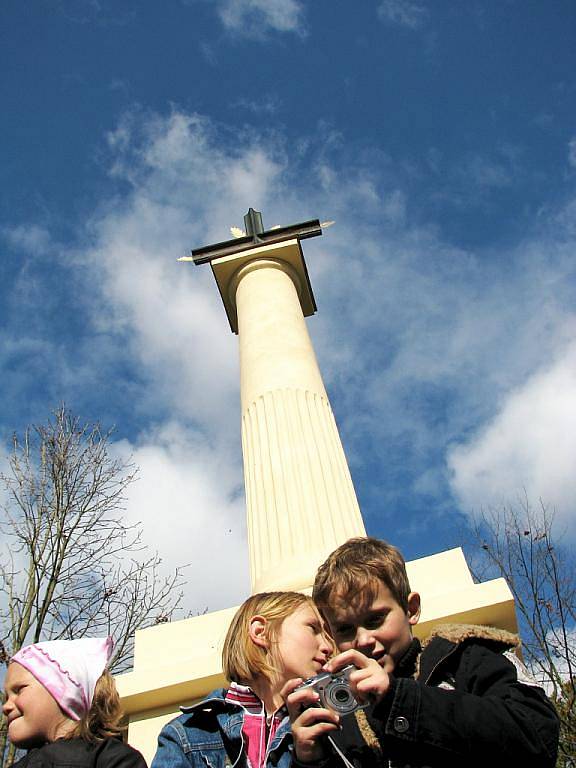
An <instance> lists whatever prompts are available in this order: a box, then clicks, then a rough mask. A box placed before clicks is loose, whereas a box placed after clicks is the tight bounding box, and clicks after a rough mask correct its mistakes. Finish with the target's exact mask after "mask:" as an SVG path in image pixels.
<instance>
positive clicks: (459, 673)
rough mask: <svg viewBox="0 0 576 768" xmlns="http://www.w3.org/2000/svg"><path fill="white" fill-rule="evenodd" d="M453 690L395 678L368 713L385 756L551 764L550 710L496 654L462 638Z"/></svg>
mask: <svg viewBox="0 0 576 768" xmlns="http://www.w3.org/2000/svg"><path fill="white" fill-rule="evenodd" d="M455 680H456V686H455V688H456V689H455V690H444V689H443V688H438V687H433V686H428V685H425V684H423V683H422V682H420V681H416V680H412V679H398V680H396V683H395V686H394V690H393V698H392V701H391V702H390V701H387V700H386V699H385V700H384V702H382V704H381V705H379V706H375V707H374V708H373V709H372V710H371V711H370V712H369V713H367V714H368V719H369V722H370V725H371V726H372V728H373V729H374V731H375V733H376V734H377V736H378V737H379V739H380V741H381V743H382V745H383V747H384V750H385V752H386V753H387V754H388V755H389V756H390V758H391V759H392V761H396V760H398V761H399V762H400V763H401V764H404V763H416V764H425V765H440V764H442V765H446V764H448V765H451V764H452V763H454V764H462V762H463V761H465V763H466V765H469V766H475V765H477V764H478V765H484V766H486V765H491V766H492V768H495V766H499V765H503V766H504V765H505V766H508V767H509V766H510V765H516V764H517V765H522V768H536V766H538V768H548V767H550V768H552V767H553V766H554V764H555V761H556V751H557V745H558V730H559V725H558V717H557V714H556V711H555V709H554V707H553V705H552V703H551V702H550V701H549V700H548V698H547V697H546V695H545V694H544V691H543V690H542V689H541V688H539V687H537V686H532V685H527V684H524V683H520V682H519V681H518V677H517V672H516V667H515V666H514V664H513V663H512V662H511V661H509V660H508V659H507V658H506V657H505V656H503V655H502V654H501V653H499V652H497V651H495V650H493V649H491V648H490V647H487V646H486V645H483V644H480V643H471V644H468V645H467V646H466V647H465V648H464V649H463V650H462V653H461V656H460V660H459V664H458V668H457V669H456V670H455Z"/></svg>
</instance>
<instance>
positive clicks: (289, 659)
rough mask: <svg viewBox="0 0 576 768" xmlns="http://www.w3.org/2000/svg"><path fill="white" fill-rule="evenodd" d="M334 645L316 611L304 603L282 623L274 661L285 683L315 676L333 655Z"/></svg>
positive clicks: (275, 645) (275, 647)
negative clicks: (293, 679)
mask: <svg viewBox="0 0 576 768" xmlns="http://www.w3.org/2000/svg"><path fill="white" fill-rule="evenodd" d="M332 650H333V645H332V642H331V640H330V638H329V637H328V635H327V633H326V630H325V627H324V622H323V621H322V619H321V618H320V614H319V613H318V611H317V610H316V609H315V608H313V607H312V606H311V605H310V604H308V603H303V604H302V605H301V606H300V607H299V608H298V609H297V610H296V611H294V613H293V614H291V615H290V616H287V617H286V618H285V619H284V621H283V622H282V626H281V627H280V631H279V633H278V638H277V641H276V643H275V644H274V657H275V659H276V665H277V667H278V668H279V671H280V675H281V677H282V678H283V680H284V682H285V681H287V680H290V679H292V678H294V677H301V678H304V679H306V678H307V677H312V675H317V674H318V672H319V671H320V670H321V669H322V667H323V666H324V664H325V663H326V662H327V661H328V659H329V658H330V655H331V654H332Z"/></svg>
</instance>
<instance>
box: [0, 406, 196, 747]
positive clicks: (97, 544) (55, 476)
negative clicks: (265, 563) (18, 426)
mask: <svg viewBox="0 0 576 768" xmlns="http://www.w3.org/2000/svg"><path fill="white" fill-rule="evenodd" d="M110 436H111V431H107V432H103V431H102V430H101V429H100V426H99V425H98V424H83V423H81V422H80V420H79V419H78V418H77V417H75V416H73V415H72V414H71V413H70V412H69V411H68V410H67V409H66V408H65V407H64V406H62V407H60V408H59V409H58V410H56V411H55V412H54V414H53V416H52V418H50V419H49V420H48V421H47V423H45V424H41V425H33V426H31V427H29V428H28V429H27V430H26V431H25V433H24V435H23V437H22V439H20V438H18V437H17V436H16V435H15V436H14V438H13V443H12V452H11V455H10V457H9V462H8V466H9V469H8V471H7V472H6V473H4V474H0V487H1V486H3V489H4V492H5V495H6V500H5V503H4V504H3V507H2V510H1V512H0V531H1V534H2V543H1V545H0V652H1V655H2V658H1V659H0V661H3V662H4V664H5V663H7V661H8V659H9V658H10V656H12V655H13V654H14V653H15V652H16V651H17V650H18V649H19V648H21V647H22V646H23V645H25V644H28V643H33V642H38V641H40V640H52V639H65V638H78V637H83V636H85V635H88V636H102V635H106V634H111V635H113V637H114V639H115V641H116V646H115V651H114V656H113V659H112V663H111V667H112V669H113V670H114V671H115V672H122V671H125V670H126V669H128V668H129V667H130V664H131V658H132V651H133V642H134V632H135V630H136V629H141V628H143V627H147V626H150V625H153V624H156V623H159V622H164V621H169V620H170V619H171V618H172V616H173V614H174V612H175V611H176V610H177V609H178V608H179V605H180V603H181V600H182V592H181V587H182V584H183V580H182V576H181V572H180V570H179V569H178V568H176V569H175V570H173V571H172V572H171V575H169V576H161V575H160V566H161V560H160V558H159V556H158V555H157V554H153V553H150V552H149V551H148V550H147V548H146V547H145V546H144V545H143V543H142V527H141V525H140V524H127V523H126V522H125V521H124V520H123V517H122V513H123V508H124V507H123V505H124V500H125V492H126V489H127V487H128V486H129V485H130V483H132V482H133V481H134V479H135V476H136V470H135V468H134V467H133V466H132V465H131V464H129V463H126V462H124V461H123V460H121V459H119V458H117V457H115V456H114V455H113V453H112V452H111V450H110ZM3 725H4V724H3ZM5 745H6V729H5V727H3V728H2V729H1V732H0V758H2V757H3V756H4V752H5Z"/></svg>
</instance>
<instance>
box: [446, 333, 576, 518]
mask: <svg viewBox="0 0 576 768" xmlns="http://www.w3.org/2000/svg"><path fill="white" fill-rule="evenodd" d="M448 466H449V468H450V471H451V473H452V486H453V488H454V491H455V493H456V494H457V496H458V498H459V499H460V500H461V503H462V505H463V507H464V508H465V509H468V510H471V509H476V510H477V509H478V508H480V507H481V506H487V505H491V504H497V505H498V504H501V503H503V502H506V501H509V500H511V499H513V498H517V497H518V496H521V495H523V493H524V491H525V492H526V494H527V496H528V498H529V499H532V500H537V499H542V500H543V501H544V503H545V504H546V505H547V506H552V507H556V509H557V514H558V516H559V517H561V518H564V519H565V520H566V521H568V520H570V519H571V518H572V514H573V509H574V506H576V484H575V483H574V467H575V466H576V345H572V346H570V347H569V348H568V349H567V350H566V351H565V352H564V354H563V355H562V356H561V357H560V359H558V360H557V361H556V362H554V363H553V364H552V365H551V366H549V367H547V368H546V369H544V370H541V371H539V372H537V373H535V374H534V375H533V376H531V377H530V378H529V379H528V380H527V381H526V383H525V384H523V385H521V386H518V387H516V388H514V389H512V390H511V391H510V392H509V393H507V395H506V397H505V398H504V401H503V403H502V405H501V407H500V408H499V409H498V412H497V414H496V415H495V416H494V418H493V419H491V420H490V421H489V422H488V423H486V424H485V425H484V426H483V427H482V429H481V430H480V431H479V433H478V434H476V435H475V436H474V437H472V439H470V440H469V441H468V442H466V443H462V444H459V445H456V446H454V447H453V448H452V449H451V450H450V452H449V454H448Z"/></svg>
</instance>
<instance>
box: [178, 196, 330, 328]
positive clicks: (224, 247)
mask: <svg viewBox="0 0 576 768" xmlns="http://www.w3.org/2000/svg"><path fill="white" fill-rule="evenodd" d="M326 225H327V224H326ZM244 227H245V231H244V232H243V231H242V230H238V236H237V237H235V238H234V239H232V240H225V241H224V242H221V243H215V244H214V245H205V246H202V247H201V248H195V249H194V250H193V251H192V256H191V257H190V256H184V257H182V258H181V259H180V260H181V261H193V262H194V264H197V265H199V264H210V266H211V267H212V271H213V273H214V277H215V278H216V283H217V285H218V290H219V291H220V296H221V297H222V303H223V304H224V308H225V310H226V315H227V316H228V322H229V323H230V328H231V330H232V332H233V333H238V315H237V310H236V295H235V291H236V283H235V275H237V274H238V273H239V270H240V269H241V268H242V267H243V266H244V265H245V264H247V263H249V262H255V261H260V260H261V261H262V263H264V262H267V263H268V264H271V263H274V262H275V263H276V264H278V263H280V262H281V263H282V264H284V266H285V267H286V265H288V266H287V267H286V268H287V269H288V270H289V271H290V274H291V275H292V279H293V282H294V284H295V286H296V290H297V291H298V296H299V299H300V305H301V307H302V312H303V314H304V316H305V317H308V316H310V315H313V314H314V313H315V312H316V302H315V300H314V294H313V293H312V286H311V285H310V278H309V276H308V270H307V268H306V262H305V261H304V254H303V253H302V246H301V244H300V241H301V240H305V239H306V238H308V237H317V236H318V235H321V234H322V224H320V221H319V219H312V220H310V221H304V222H302V223H300V224H290V225H289V226H287V227H272V228H271V229H268V230H265V229H264V224H263V222H262V214H261V213H260V211H255V210H254V209H253V208H250V209H249V210H248V213H247V214H246V215H245V216H244Z"/></svg>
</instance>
